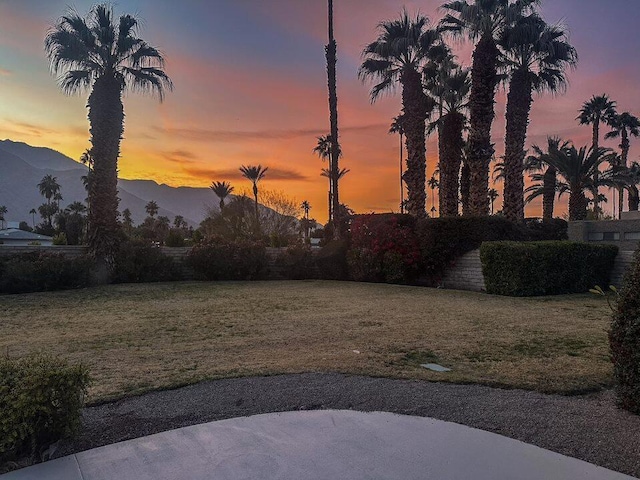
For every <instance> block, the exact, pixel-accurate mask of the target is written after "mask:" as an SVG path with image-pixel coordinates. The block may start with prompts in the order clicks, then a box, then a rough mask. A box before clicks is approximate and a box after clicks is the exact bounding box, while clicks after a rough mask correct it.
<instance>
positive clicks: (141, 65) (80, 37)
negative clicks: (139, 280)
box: [45, 4, 173, 271]
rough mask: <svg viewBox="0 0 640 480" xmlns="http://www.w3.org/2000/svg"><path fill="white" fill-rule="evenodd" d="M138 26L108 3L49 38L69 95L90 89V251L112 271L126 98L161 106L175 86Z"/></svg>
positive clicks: (61, 24) (65, 22) (70, 18)
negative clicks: (129, 94) (148, 98)
mask: <svg viewBox="0 0 640 480" xmlns="http://www.w3.org/2000/svg"><path fill="white" fill-rule="evenodd" d="M138 26H139V22H138V20H137V19H136V18H135V17H133V16H131V15H122V16H121V17H120V18H119V20H116V18H115V16H114V13H113V10H112V9H111V7H109V6H108V5H106V4H100V5H96V6H95V7H93V8H92V9H91V10H90V11H89V13H88V15H87V17H86V18H82V17H81V16H79V15H78V14H77V13H75V12H74V11H73V10H70V11H69V13H67V14H66V15H64V16H63V17H61V18H60V20H58V22H57V23H56V24H55V25H54V26H53V27H52V28H51V29H50V31H49V33H48V34H47V36H46V39H45V50H46V54H47V56H48V58H49V60H50V62H51V70H52V71H53V72H54V73H57V74H58V75H59V84H60V87H61V88H62V90H63V91H64V92H65V93H68V94H74V93H77V92H80V91H83V90H90V91H91V93H90V95H89V99H88V102H87V106H88V109H89V123H90V132H91V144H92V147H91V157H92V159H93V162H94V164H93V171H92V173H91V175H92V177H93V179H94V180H95V181H93V179H92V181H91V182H89V199H90V205H91V209H90V211H89V239H88V240H89V246H90V249H91V251H92V253H93V255H94V256H95V257H96V258H98V259H100V260H101V261H103V262H104V263H105V265H106V267H107V270H108V271H111V270H112V269H113V266H114V255H115V252H116V249H117V245H118V242H119V240H118V238H119V237H118V228H119V226H118V221H117V216H118V196H117V194H118V192H117V183H118V173H117V172H118V156H119V155H120V140H121V139H122V135H123V133H124V107H123V104H122V95H123V93H124V92H125V91H126V90H132V91H138V92H150V93H152V94H157V95H158V97H159V98H160V101H162V99H163V97H164V93H165V91H166V90H171V89H172V87H173V86H172V83H171V80H170V79H169V77H168V76H167V74H166V73H165V72H164V70H163V67H164V57H163V56H162V54H161V53H160V52H159V51H158V50H157V49H156V48H154V47H152V46H150V45H149V44H148V43H147V42H145V41H144V40H142V39H141V38H139V37H138V36H137V30H138Z"/></svg>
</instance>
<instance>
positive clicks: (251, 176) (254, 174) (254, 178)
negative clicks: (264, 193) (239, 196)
mask: <svg viewBox="0 0 640 480" xmlns="http://www.w3.org/2000/svg"><path fill="white" fill-rule="evenodd" d="M267 170H269V167H264V168H262V165H258V166H254V165H249V166H247V167H245V166H244V165H242V166H241V167H240V172H242V176H243V177H244V178H246V179H247V180H249V181H250V182H251V183H252V184H253V199H254V200H255V205H254V206H255V215H256V226H257V227H258V228H260V217H259V215H258V182H259V181H260V180H262V179H263V178H264V176H265V174H266V173H267Z"/></svg>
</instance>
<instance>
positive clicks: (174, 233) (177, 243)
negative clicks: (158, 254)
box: [164, 229, 184, 247]
mask: <svg viewBox="0 0 640 480" xmlns="http://www.w3.org/2000/svg"><path fill="white" fill-rule="evenodd" d="M164 244H165V245H166V246H167V247H184V234H183V233H182V232H181V231H180V230H176V229H171V230H170V231H169V234H168V235H167V238H166V239H165V241H164Z"/></svg>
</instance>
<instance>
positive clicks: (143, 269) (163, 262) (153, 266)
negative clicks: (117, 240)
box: [112, 240, 180, 283]
mask: <svg viewBox="0 0 640 480" xmlns="http://www.w3.org/2000/svg"><path fill="white" fill-rule="evenodd" d="M178 279H180V268H179V266H178V265H176V264H175V263H174V261H173V259H172V258H171V257H168V256H167V255H164V254H163V253H162V252H161V251H160V248H159V247H156V246H154V245H152V244H151V243H149V242H148V241H145V240H125V241H123V242H122V243H121V244H120V247H119V250H118V253H117V255H116V265H115V270H114V274H113V278H112V281H113V283H146V282H168V281H173V280H178Z"/></svg>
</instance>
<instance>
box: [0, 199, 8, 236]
mask: <svg viewBox="0 0 640 480" xmlns="http://www.w3.org/2000/svg"><path fill="white" fill-rule="evenodd" d="M8 211H9V210H7V207H6V206H4V205H0V230H4V222H5V218H4V216H5V215H6V214H7V212H8Z"/></svg>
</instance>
